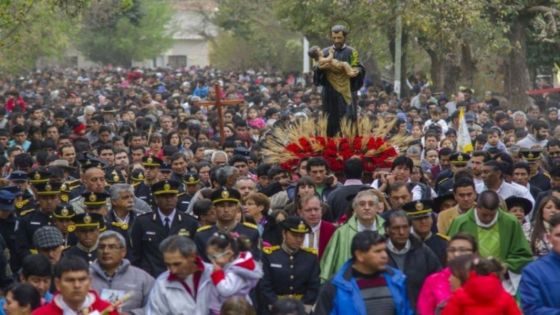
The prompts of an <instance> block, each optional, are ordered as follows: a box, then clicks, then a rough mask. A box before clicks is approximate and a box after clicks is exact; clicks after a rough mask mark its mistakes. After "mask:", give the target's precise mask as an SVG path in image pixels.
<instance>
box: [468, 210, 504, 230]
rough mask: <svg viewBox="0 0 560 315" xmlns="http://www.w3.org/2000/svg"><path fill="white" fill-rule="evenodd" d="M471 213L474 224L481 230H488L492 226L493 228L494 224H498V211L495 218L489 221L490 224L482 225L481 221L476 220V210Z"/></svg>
mask: <svg viewBox="0 0 560 315" xmlns="http://www.w3.org/2000/svg"><path fill="white" fill-rule="evenodd" d="M473 211H474V221H475V222H476V225H478V226H480V227H481V228H483V229H489V228H491V227H492V226H494V224H496V222H498V216H499V215H500V210H497V211H496V216H495V217H494V219H492V221H490V223H483V222H482V221H480V219H479V218H478V214H477V213H476V209H474V210H473Z"/></svg>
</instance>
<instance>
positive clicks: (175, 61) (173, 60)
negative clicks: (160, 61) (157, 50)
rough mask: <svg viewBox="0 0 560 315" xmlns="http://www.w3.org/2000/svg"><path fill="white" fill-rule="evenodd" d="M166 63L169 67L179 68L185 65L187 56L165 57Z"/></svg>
mask: <svg viewBox="0 0 560 315" xmlns="http://www.w3.org/2000/svg"><path fill="white" fill-rule="evenodd" d="M167 63H168V64H169V66H170V67H171V68H180V67H186V66H187V56H185V55H176V56H169V57H167Z"/></svg>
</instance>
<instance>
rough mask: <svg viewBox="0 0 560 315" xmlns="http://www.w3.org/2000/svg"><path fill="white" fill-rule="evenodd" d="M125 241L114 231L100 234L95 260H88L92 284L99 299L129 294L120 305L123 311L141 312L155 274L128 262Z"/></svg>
mask: <svg viewBox="0 0 560 315" xmlns="http://www.w3.org/2000/svg"><path fill="white" fill-rule="evenodd" d="M126 252H127V250H126V241H125V239H124V237H122V235H121V234H119V233H118V232H115V231H105V232H103V233H101V235H99V243H98V245H97V260H96V261H95V262H94V263H93V264H91V267H90V274H91V286H92V288H94V289H95V290H96V291H97V292H99V295H100V296H101V298H102V299H104V300H107V301H109V302H111V303H114V302H116V301H117V300H119V299H122V298H123V296H125V295H126V294H130V295H131V296H130V298H129V299H128V300H126V302H125V303H124V304H123V305H122V306H121V311H122V312H123V313H126V314H134V315H141V314H144V306H146V304H147V302H148V295H149V294H150V290H151V289H152V286H153V284H154V278H153V277H152V276H150V275H149V274H148V273H147V272H145V271H144V270H142V269H140V268H137V267H134V266H132V265H131V264H130V262H129V261H128V259H126V258H125V256H126Z"/></svg>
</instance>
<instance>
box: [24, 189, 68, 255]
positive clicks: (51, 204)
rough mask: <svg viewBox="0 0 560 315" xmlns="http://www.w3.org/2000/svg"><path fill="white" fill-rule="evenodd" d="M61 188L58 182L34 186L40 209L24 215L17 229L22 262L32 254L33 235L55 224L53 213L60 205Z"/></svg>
mask: <svg viewBox="0 0 560 315" xmlns="http://www.w3.org/2000/svg"><path fill="white" fill-rule="evenodd" d="M60 186H61V183H58V182H46V183H40V184H34V185H33V187H34V189H35V193H36V194H37V204H38V207H37V208H36V209H35V210H32V211H31V212H29V213H25V214H23V213H22V216H21V218H20V222H19V224H18V226H17V229H16V255H17V256H18V258H19V259H20V261H23V259H24V258H25V257H26V256H27V255H29V254H31V251H30V250H31V248H32V244H33V233H35V231H37V230H38V229H39V228H40V227H42V226H45V225H52V224H53V222H52V213H53V211H54V209H56V206H58V205H59V204H60V199H59V194H60Z"/></svg>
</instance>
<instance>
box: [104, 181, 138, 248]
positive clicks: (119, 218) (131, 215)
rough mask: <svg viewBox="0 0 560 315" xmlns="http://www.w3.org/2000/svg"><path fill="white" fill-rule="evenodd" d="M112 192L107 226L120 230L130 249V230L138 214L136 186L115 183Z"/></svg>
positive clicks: (110, 228) (106, 218)
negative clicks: (135, 198)
mask: <svg viewBox="0 0 560 315" xmlns="http://www.w3.org/2000/svg"><path fill="white" fill-rule="evenodd" d="M110 192H111V205H112V209H111V211H110V212H109V215H107V216H106V217H105V220H106V221H107V228H108V229H109V230H113V231H117V232H119V233H120V234H121V235H122V236H123V237H124V239H125V240H126V248H127V249H128V250H130V249H131V248H132V247H131V246H132V243H131V241H130V232H131V230H132V229H131V228H132V225H133V224H134V222H135V221H136V217H137V216H138V213H137V212H136V211H135V209H134V188H132V186H131V185H129V184H114V185H113V186H111V190H110Z"/></svg>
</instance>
